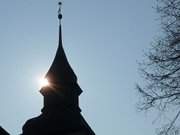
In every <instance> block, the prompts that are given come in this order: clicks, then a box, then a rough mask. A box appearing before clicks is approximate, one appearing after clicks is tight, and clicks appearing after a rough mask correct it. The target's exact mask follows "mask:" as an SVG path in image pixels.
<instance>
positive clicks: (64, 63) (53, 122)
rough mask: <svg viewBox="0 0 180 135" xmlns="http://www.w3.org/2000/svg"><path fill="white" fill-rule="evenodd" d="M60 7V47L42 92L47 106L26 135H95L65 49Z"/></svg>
mask: <svg viewBox="0 0 180 135" xmlns="http://www.w3.org/2000/svg"><path fill="white" fill-rule="evenodd" d="M59 5H60V8H59V12H58V18H59V22H60V23H59V46H58V49H57V52H56V56H55V58H54V61H53V63H52V65H51V67H50V69H49V71H48V72H47V74H46V76H45V78H47V79H48V81H49V85H48V86H45V87H42V88H41V90H40V92H41V94H42V95H43V96H44V107H43V109H42V111H41V112H42V114H41V115H40V116H38V117H36V118H32V119H30V120H28V121H27V122H26V123H25V124H24V126H23V133H22V135H95V133H94V132H93V130H92V129H91V128H90V126H89V125H88V124H87V122H86V121H85V119H84V118H83V116H82V115H81V109H80V108H79V99H78V97H79V95H80V94H81V93H82V90H81V88H80V86H79V85H78V83H77V77H76V75H75V73H74V71H73V69H72V68H71V66H70V64H69V62H68V60H67V57H66V55H65V52H64V49H63V46H62V33H61V19H62V14H61V2H60V3H59Z"/></svg>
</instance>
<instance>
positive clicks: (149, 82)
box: [137, 0, 180, 135]
mask: <svg viewBox="0 0 180 135" xmlns="http://www.w3.org/2000/svg"><path fill="white" fill-rule="evenodd" d="M157 2H158V4H157V7H156V9H157V12H158V14H159V15H160V19H161V26H162V30H163V34H162V36H161V37H158V39H157V40H155V42H154V43H153V44H152V48H151V49H150V50H149V51H148V52H147V53H146V54H145V55H146V59H145V60H144V61H143V62H141V63H140V71H141V73H142V75H143V77H144V79H145V81H146V83H145V85H144V86H141V85H137V89H138V91H139V93H140V95H141V96H140V97H141V98H142V100H140V104H138V108H140V109H141V110H152V109H158V110H159V111H161V112H162V113H167V112H168V113H170V114H171V115H169V116H170V117H171V116H172V115H173V117H171V119H170V120H169V121H168V122H167V123H164V125H162V127H161V128H160V130H159V132H158V134H159V135H177V134H179V128H180V127H178V125H177V119H178V118H179V115H180V0H157Z"/></svg>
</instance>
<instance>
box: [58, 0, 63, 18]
mask: <svg viewBox="0 0 180 135" xmlns="http://www.w3.org/2000/svg"><path fill="white" fill-rule="evenodd" d="M58 4H59V10H58V18H59V19H62V14H61V8H62V2H59V3H58Z"/></svg>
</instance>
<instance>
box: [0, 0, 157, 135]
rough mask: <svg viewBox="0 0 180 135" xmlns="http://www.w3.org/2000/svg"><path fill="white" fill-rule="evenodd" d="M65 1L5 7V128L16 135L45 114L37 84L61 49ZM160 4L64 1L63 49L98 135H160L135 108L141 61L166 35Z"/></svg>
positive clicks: (1, 40)
mask: <svg viewBox="0 0 180 135" xmlns="http://www.w3.org/2000/svg"><path fill="white" fill-rule="evenodd" d="M57 3H58V0H13V1H12V0H0V17H1V18H0V62H1V63H0V65H1V67H0V85H1V89H0V108H1V109H0V125H1V126H2V127H4V128H5V129H6V130H7V131H9V132H10V133H11V134H12V135H17V134H19V133H21V128H22V126H23V124H24V123H25V121H26V120H28V119H29V118H32V117H35V116H37V115H39V114H40V110H41V108H42V106H43V98H42V96H41V94H40V93H39V86H38V83H37V78H38V76H40V75H43V74H45V73H46V71H47V70H48V68H49V67H50V65H51V63H52V61H53V58H54V55H55V52H56V49H57V45H58V44H57V42H58V19H57V8H58V6H57ZM153 6H155V0H64V1H63V20H62V25H63V44H64V48H65V51H66V54H67V57H68V59H69V62H70V63H71V66H72V67H73V69H74V71H75V72H76V74H77V76H78V78H79V84H80V86H81V88H82V89H83V90H84V92H83V93H82V95H81V96H80V106H81V108H82V113H83V115H84V117H85V119H86V120H87V121H88V123H89V124H90V125H91V127H92V128H93V130H94V131H95V132H96V134H97V135H153V134H155V127H156V124H157V123H156V124H153V123H152V121H153V120H154V118H153V117H152V116H154V115H153V114H150V115H149V114H148V115H146V114H143V113H139V112H138V111H137V109H136V103H137V101H138V94H137V92H136V90H135V83H137V82H139V81H140V75H139V73H138V64H137V61H140V60H142V57H143V50H146V49H147V48H148V47H149V46H150V44H151V41H153V39H154V37H155V35H157V33H158V31H159V27H160V26H159V22H158V21H157V20H156V19H157V15H156V13H155V10H154V9H153V8H152V7H153Z"/></svg>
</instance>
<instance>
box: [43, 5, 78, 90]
mask: <svg viewBox="0 0 180 135" xmlns="http://www.w3.org/2000/svg"><path fill="white" fill-rule="evenodd" d="M59 6H60V8H59V11H58V18H59V22H60V23H59V45H58V49H57V52H56V56H55V58H54V61H53V63H52V65H51V67H50V69H49V71H48V72H47V74H46V78H47V79H48V81H49V82H50V84H53V85H54V86H57V87H71V88H76V89H79V90H80V91H81V88H80V87H79V85H78V84H77V77H76V75H75V73H74V71H73V69H72V68H71V66H70V64H69V62H68V60H67V57H66V54H65V52H64V49H63V44H62V27H61V19H62V14H61V2H60V3H59ZM80 93H81V92H80Z"/></svg>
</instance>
